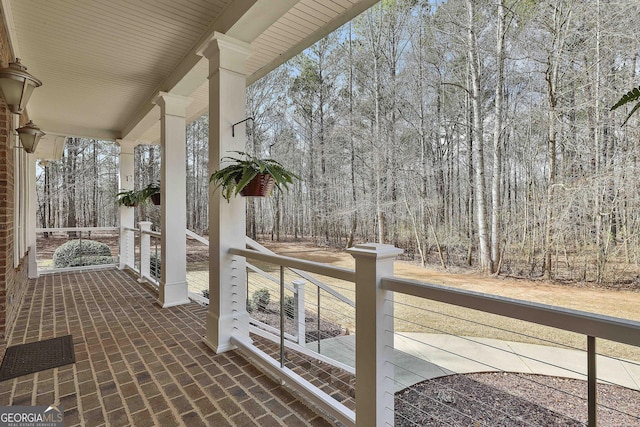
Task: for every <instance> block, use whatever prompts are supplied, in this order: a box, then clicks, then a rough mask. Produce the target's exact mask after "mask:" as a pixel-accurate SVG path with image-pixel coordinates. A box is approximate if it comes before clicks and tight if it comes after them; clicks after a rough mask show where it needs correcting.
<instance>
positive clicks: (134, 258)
mask: <svg viewBox="0 0 640 427" xmlns="http://www.w3.org/2000/svg"><path fill="white" fill-rule="evenodd" d="M138 226H139V227H140V228H131V227H122V228H121V230H120V239H121V240H120V241H121V249H120V250H121V252H122V253H123V256H122V257H121V258H120V268H123V269H124V268H128V269H130V270H133V271H134V272H135V273H136V274H138V276H139V278H138V281H139V282H148V283H151V284H153V285H155V286H158V285H159V281H160V272H161V268H162V266H161V265H160V255H161V248H160V245H159V243H160V238H161V237H162V235H161V234H160V233H158V232H155V231H151V222H148V221H141V222H139V223H138ZM136 242H138V243H137V244H136Z"/></svg>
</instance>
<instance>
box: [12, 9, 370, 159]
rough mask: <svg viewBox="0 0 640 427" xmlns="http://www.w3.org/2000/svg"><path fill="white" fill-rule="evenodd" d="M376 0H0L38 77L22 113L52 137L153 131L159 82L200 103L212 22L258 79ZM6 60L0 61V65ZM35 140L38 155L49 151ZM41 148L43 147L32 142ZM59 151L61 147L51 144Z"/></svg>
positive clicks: (196, 106)
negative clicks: (200, 51)
mask: <svg viewBox="0 0 640 427" xmlns="http://www.w3.org/2000/svg"><path fill="white" fill-rule="evenodd" d="M377 1H378V0H0V4H1V5H2V16H3V19H4V21H5V25H6V26H7V28H8V30H9V37H10V43H11V45H12V48H13V50H14V55H15V56H17V57H19V58H21V60H22V63H23V64H24V65H26V66H27V67H28V71H29V72H30V73H31V74H33V75H34V76H36V77H37V78H38V79H40V80H42V82H43V85H42V87H40V88H38V89H36V90H35V91H34V94H33V96H32V99H31V100H30V102H29V106H28V114H29V117H30V118H31V119H32V120H33V121H34V122H35V123H36V124H37V125H38V126H40V127H41V128H42V130H44V131H45V132H47V133H48V134H49V135H50V136H54V135H62V136H82V137H88V138H97V139H108V140H113V139H120V138H126V139H133V140H136V141H139V142H141V143H149V142H156V141H157V140H158V139H159V134H158V132H159V126H157V122H158V119H159V109H158V108H157V107H155V106H154V105H153V103H152V100H153V98H154V97H155V96H156V95H157V93H158V92H159V91H166V92H172V93H176V94H179V95H183V96H190V97H192V98H193V102H192V104H191V105H190V107H189V109H188V114H189V119H190V120H192V119H195V118H197V117H198V116H200V115H201V114H202V113H203V112H206V109H207V103H208V83H207V79H206V77H207V66H206V62H205V60H203V59H201V58H200V57H198V56H197V55H196V54H195V50H196V49H197V47H198V46H199V45H200V44H201V43H202V41H203V40H206V39H207V38H208V37H209V36H210V35H211V34H212V33H213V32H214V31H218V32H222V33H226V34H228V35H230V36H232V37H235V38H238V39H240V40H243V41H245V42H248V43H250V44H251V46H252V54H251V56H250V58H249V60H248V61H247V69H246V75H247V82H248V84H250V83H252V82H254V81H256V80H257V79H259V78H260V77H262V76H264V75H265V74H266V73H268V72H269V71H271V70H273V69H274V68H276V67H277V66H279V65H280V64H282V63H284V62H285V61H286V60H288V59H290V58H291V57H292V56H294V55H296V54H297V53H299V52H301V51H302V50H304V49H305V48H307V47H308V46H310V45H311V44H313V43H314V42H316V41H317V40H319V39H320V38H322V37H323V36H324V35H326V34H328V33H329V32H331V31H333V30H334V29H336V28H338V27H339V26H340V25H342V24H344V23H345V22H347V21H348V20H350V19H352V18H353V17H355V16H356V15H358V14H359V13H361V12H362V11H364V10H366V9H367V8H368V7H370V6H372V5H373V4H375V3H376V2H377ZM2 65H3V66H6V64H2ZM54 142H55V138H53V137H49V138H47V137H45V138H44V139H43V141H42V142H41V145H42V156H43V157H48V156H47V155H45V153H48V152H50V151H51V150H48V147H47V144H53V143H54ZM39 151H40V150H39ZM54 151H56V152H57V151H59V150H54Z"/></svg>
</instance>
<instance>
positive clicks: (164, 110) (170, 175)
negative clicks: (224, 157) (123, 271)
mask: <svg viewBox="0 0 640 427" xmlns="http://www.w3.org/2000/svg"><path fill="white" fill-rule="evenodd" d="M155 102H156V104H158V105H159V106H160V110H161V113H160V144H161V147H162V149H161V152H162V154H161V160H160V176H161V178H160V197H161V199H162V204H161V208H160V209H161V212H162V220H161V233H162V238H161V242H162V244H161V247H162V255H161V260H162V261H161V265H162V275H161V276H162V277H161V278H160V289H159V293H160V294H159V296H158V304H160V305H161V306H162V307H172V306H174V305H180V304H187V303H189V297H188V294H189V291H188V285H187V236H186V234H185V233H186V230H187V181H186V167H187V166H186V160H187V159H186V156H187V154H186V139H187V138H186V127H187V123H186V120H185V117H186V116H187V105H189V103H190V102H191V99H190V98H185V97H184V96H178V95H172V94H170V93H164V92H161V93H160V94H159V95H158V97H157V98H156V100H155ZM169 260H171V262H169Z"/></svg>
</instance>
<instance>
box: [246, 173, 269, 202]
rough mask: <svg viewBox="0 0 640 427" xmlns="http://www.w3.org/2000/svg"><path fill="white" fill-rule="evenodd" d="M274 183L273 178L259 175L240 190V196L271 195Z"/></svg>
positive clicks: (267, 175) (262, 174)
mask: <svg viewBox="0 0 640 427" xmlns="http://www.w3.org/2000/svg"><path fill="white" fill-rule="evenodd" d="M274 186H275V181H274V179H273V177H272V176H271V175H269V174H266V173H259V174H258V175H256V176H255V178H253V179H252V180H251V181H249V183H248V184H247V186H246V187H244V188H243V189H242V190H240V195H241V196H244V197H265V196H268V195H269V194H271V191H273V187H274Z"/></svg>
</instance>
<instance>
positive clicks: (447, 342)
mask: <svg viewBox="0 0 640 427" xmlns="http://www.w3.org/2000/svg"><path fill="white" fill-rule="evenodd" d="M394 344H395V350H394V351H393V364H394V366H395V384H396V391H398V390H402V389H404V388H406V387H409V386H411V385H413V384H416V383H418V382H420V381H424V380H426V379H431V378H437V377H441V376H445V375H450V374H465V373H472V372H501V371H505V372H520V373H529V374H541V375H552V376H559V377H566V378H576V379H580V380H586V379H587V376H586V373H587V353H586V352H585V351H580V350H571V349H563V348H557V347H549V346H543V345H536V344H525V343H519V342H512V341H501V340H496V339H489V338H474V337H456V336H451V335H438V334H424V333H416V332H399V333H396V335H395V342H394ZM307 346H308V348H310V349H313V350H317V343H309V344H307ZM321 352H322V354H323V355H326V356H329V357H331V358H333V359H335V360H337V361H339V362H342V363H345V364H347V365H349V366H354V365H355V335H347V336H343V337H336V338H330V339H326V340H322V342H321ZM597 373H598V374H597V375H598V380H599V381H601V382H605V383H612V384H617V385H620V386H623V387H627V388H630V389H634V390H640V362H626V361H621V360H617V359H612V358H610V357H606V356H597Z"/></svg>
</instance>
